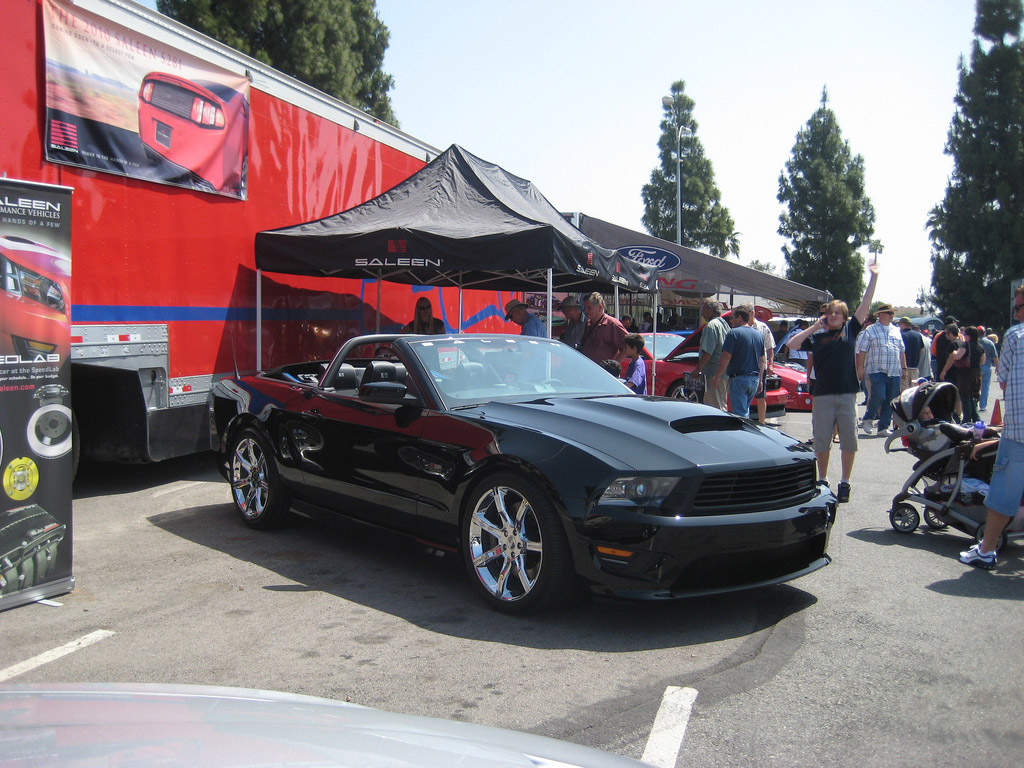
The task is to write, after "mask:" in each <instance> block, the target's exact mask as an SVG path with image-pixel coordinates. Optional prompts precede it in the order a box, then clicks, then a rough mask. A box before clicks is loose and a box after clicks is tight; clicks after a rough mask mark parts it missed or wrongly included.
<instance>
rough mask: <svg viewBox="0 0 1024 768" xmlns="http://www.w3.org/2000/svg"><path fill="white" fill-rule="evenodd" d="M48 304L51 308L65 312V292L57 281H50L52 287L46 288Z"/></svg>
mask: <svg viewBox="0 0 1024 768" xmlns="http://www.w3.org/2000/svg"><path fill="white" fill-rule="evenodd" d="M46 304H47V305H48V306H49V307H50V308H51V309H55V310H57V311H58V312H60V313H61V314H63V313H64V292H63V291H62V290H61V289H60V286H58V285H57V284H56V283H50V287H49V288H47V289H46Z"/></svg>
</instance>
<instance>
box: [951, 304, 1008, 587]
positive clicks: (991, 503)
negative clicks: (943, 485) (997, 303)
mask: <svg viewBox="0 0 1024 768" xmlns="http://www.w3.org/2000/svg"><path fill="white" fill-rule="evenodd" d="M1013 319H1014V321H1015V322H1016V323H1017V325H1014V326H1011V327H1010V329H1009V330H1008V331H1007V332H1006V335H1005V336H1004V337H1003V350H1002V355H1001V356H1000V358H999V371H998V374H997V375H998V376H999V384H1000V386H1001V387H1002V388H1003V405H1004V406H1005V425H1004V426H1003V434H1002V437H1001V438H1000V440H999V451H998V453H997V454H996V461H995V470H994V471H993V472H992V480H991V482H990V483H989V489H988V495H987V496H985V506H986V507H987V508H988V512H987V513H986V516H985V535H984V538H983V539H982V540H981V541H980V542H978V543H977V544H975V545H974V546H973V547H971V548H970V549H967V550H965V551H963V552H961V553H960V562H961V563H966V564H968V565H976V566H978V567H979V568H986V569H990V568H994V567H995V565H996V549H997V548H998V546H999V538H1000V535H1001V534H1002V532H1003V529H1004V528H1006V526H1007V525H1008V524H1009V522H1010V521H1011V520H1012V519H1013V518H1014V517H1015V516H1016V515H1017V511H1018V509H1019V508H1020V500H1021V496H1022V495H1024V285H1018V286H1017V288H1016V290H1015V291H1014V292H1013ZM984 444H985V443H981V445H984ZM974 450H975V451H977V448H975V449H974Z"/></svg>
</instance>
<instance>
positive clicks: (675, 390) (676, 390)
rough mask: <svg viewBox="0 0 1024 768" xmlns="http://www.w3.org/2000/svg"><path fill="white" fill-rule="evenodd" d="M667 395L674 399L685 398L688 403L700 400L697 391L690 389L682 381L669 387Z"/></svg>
mask: <svg viewBox="0 0 1024 768" xmlns="http://www.w3.org/2000/svg"><path fill="white" fill-rule="evenodd" d="M667 395H668V397H671V398H672V399H674V400H685V401H686V402H688V403H696V402H698V399H697V393H696V392H694V391H693V390H688V389H687V388H686V386H685V385H684V384H683V383H682V382H679V383H677V384H673V385H672V386H671V387H669V389H668V392H667Z"/></svg>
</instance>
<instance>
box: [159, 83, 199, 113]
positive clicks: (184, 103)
mask: <svg viewBox="0 0 1024 768" xmlns="http://www.w3.org/2000/svg"><path fill="white" fill-rule="evenodd" d="M195 98H196V94H194V93H192V92H191V91H187V90H185V89H184V88H179V87H178V86H176V85H170V84H168V83H159V82H155V83H153V98H152V100H151V101H152V104H153V106H154V107H159V108H160V109H162V110H164V111H166V112H170V113H171V114H172V115H177V116H178V117H183V118H185V119H186V120H188V119H190V118H191V116H192V102H193V101H194V100H195Z"/></svg>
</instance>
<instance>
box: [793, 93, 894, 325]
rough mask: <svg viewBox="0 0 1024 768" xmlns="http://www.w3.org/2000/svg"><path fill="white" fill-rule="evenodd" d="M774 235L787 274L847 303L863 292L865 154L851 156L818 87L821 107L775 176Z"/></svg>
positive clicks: (868, 227) (869, 221)
mask: <svg viewBox="0 0 1024 768" xmlns="http://www.w3.org/2000/svg"><path fill="white" fill-rule="evenodd" d="M778 198H779V202H780V203H782V204H783V205H785V206H786V210H785V211H784V212H783V213H782V214H780V215H779V234H780V235H782V236H783V237H786V238H788V239H789V241H790V242H789V243H788V244H787V245H784V246H783V247H782V253H783V255H784V256H785V259H786V276H787V277H788V278H789V279H790V280H795V281H796V282H799V283H804V284H806V285H813V286H815V287H818V288H824V289H826V290H828V291H831V292H832V295H833V296H835V297H836V298H838V299H843V300H844V301H846V303H847V304H850V306H851V307H854V306H856V305H858V304H859V303H860V297H861V295H862V294H863V292H864V277H863V275H864V258H863V257H862V256H861V255H860V253H858V251H859V250H860V249H861V248H862V247H865V246H868V247H869V249H870V250H872V252H877V251H880V250H881V245H880V244H879V243H878V242H877V241H873V240H871V236H872V235H873V234H874V231H875V209H874V206H872V205H871V201H870V200H869V199H868V197H867V194H866V193H865V191H864V158H862V157H861V156H860V155H856V156H854V155H853V153H852V152H851V151H850V145H849V143H848V142H847V141H845V140H844V139H843V137H842V132H841V131H840V129H839V123H838V121H837V120H836V116H835V113H834V112H833V111H832V110H831V108H830V107H829V106H828V92H827V91H825V90H822V95H821V106H820V107H818V109H817V111H815V113H814V114H813V115H811V119H810V120H808V121H807V125H806V126H805V127H803V128H801V129H800V132H799V133H797V135H796V144H794V145H793V153H792V156H791V157H790V159H789V160H788V161H787V162H786V167H785V170H784V171H783V173H782V174H780V176H779V195H778Z"/></svg>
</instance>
